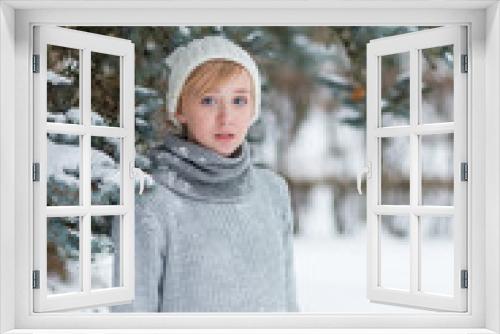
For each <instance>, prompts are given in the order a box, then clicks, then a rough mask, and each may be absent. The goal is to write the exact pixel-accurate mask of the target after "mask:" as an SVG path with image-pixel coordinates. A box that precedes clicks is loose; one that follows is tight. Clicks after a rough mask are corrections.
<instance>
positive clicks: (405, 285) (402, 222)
mask: <svg viewBox="0 0 500 334" xmlns="http://www.w3.org/2000/svg"><path fill="white" fill-rule="evenodd" d="M379 231H380V232H379V238H380V243H379V247H380V285H381V286H382V287H384V288H394V289H403V290H409V289H410V236H409V234H410V225H409V218H408V216H380V229H379Z"/></svg>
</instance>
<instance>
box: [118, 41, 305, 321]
mask: <svg viewBox="0 0 500 334" xmlns="http://www.w3.org/2000/svg"><path fill="white" fill-rule="evenodd" d="M167 63H168V64H169V66H170V68H171V73H170V76H169V92H168V112H169V118H170V121H171V122H172V124H173V126H174V131H170V132H168V133H167V134H166V136H165V138H164V142H163V144H162V145H161V146H160V147H158V148H156V149H155V150H154V154H153V157H154V164H155V165H156V166H157V168H156V169H155V171H154V172H153V173H152V177H153V179H154V180H155V183H156V186H155V187H154V188H153V190H152V191H151V192H149V193H146V194H145V195H144V196H138V198H137V200H136V220H135V229H136V231H135V238H136V239H135V251H136V290H135V299H134V301H133V303H132V304H129V305H124V306H119V307H115V310H120V311H142V312H214V311H220V312H258V311H271V312H282V311H298V308H297V303H296V297H295V279H294V267H293V244H292V227H293V219H292V218H293V217H292V212H291V205H290V196H289V192H288V186H287V183H286V181H285V180H284V178H283V177H281V176H280V175H278V174H276V173H275V172H273V171H271V170H269V169H264V168H259V167H257V166H254V165H253V164H252V162H251V160H250V147H249V144H248V142H247V141H246V139H245V136H246V133H247V130H248V128H249V127H250V125H251V124H252V123H253V122H255V121H256V120H257V119H258V116H259V113H260V79H259V73H258V70H257V67H256V64H255V63H254V61H253V60H252V58H251V57H250V55H249V54H248V53H247V52H245V51H244V50H243V49H242V48H240V47H239V46H237V45H235V44H234V43H232V42H231V41H229V40H227V39H226V38H224V37H222V36H208V37H205V38H202V39H197V40H193V41H192V42H191V43H189V44H188V45H187V46H185V47H180V48H177V49H176V50H175V51H174V52H173V53H172V54H171V55H170V56H169V58H168V59H167Z"/></svg>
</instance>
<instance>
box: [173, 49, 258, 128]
mask: <svg viewBox="0 0 500 334" xmlns="http://www.w3.org/2000/svg"><path fill="white" fill-rule="evenodd" d="M243 71H245V72H247V73H248V74H249V76H250V80H252V83H251V85H250V87H251V88H250V96H251V98H252V101H253V103H254V105H255V85H254V82H253V77H252V76H251V75H250V73H249V72H248V71H247V69H246V68H245V67H243V66H242V65H241V64H239V63H237V62H235V61H232V60H227V59H210V60H207V61H206V62H204V63H202V64H200V65H199V66H198V67H196V68H195V69H194V70H193V71H192V72H191V73H190V74H189V76H188V77H187V79H186V81H185V82H184V85H183V86H182V89H181V93H180V94H179V98H178V99H179V100H178V102H177V110H175V112H174V117H175V114H177V113H180V112H181V110H182V98H183V96H184V95H185V94H186V92H189V93H190V94H192V95H194V96H201V95H203V94H204V93H206V92H207V91H209V90H212V89H214V88H216V87H217V86H218V85H220V84H224V83H226V82H227V81H229V80H230V79H231V78H233V77H234V76H236V75H239V74H241V73H242V72H243ZM253 112H255V110H254V111H253ZM170 123H171V127H172V128H173V129H174V131H176V132H179V133H181V134H184V135H185V134H186V129H185V126H184V125H183V124H181V128H178V127H176V126H174V125H173V124H172V122H170Z"/></svg>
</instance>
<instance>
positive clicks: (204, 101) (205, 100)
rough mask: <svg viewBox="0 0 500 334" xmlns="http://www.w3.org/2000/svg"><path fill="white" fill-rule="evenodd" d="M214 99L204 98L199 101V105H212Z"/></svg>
mask: <svg viewBox="0 0 500 334" xmlns="http://www.w3.org/2000/svg"><path fill="white" fill-rule="evenodd" d="M213 101H214V99H213V98H212V97H211V96H205V97H204V98H202V99H201V104H213Z"/></svg>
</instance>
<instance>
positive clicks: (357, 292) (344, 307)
mask: <svg viewBox="0 0 500 334" xmlns="http://www.w3.org/2000/svg"><path fill="white" fill-rule="evenodd" d="M294 246H295V254H294V259H295V271H296V281H297V298H298V302H299V307H300V311H301V312H319V313H323V312H341V313H344V312H349V313H368V312H377V313H380V312H384V313H385V312H405V313H422V312H425V313H430V312H431V311H425V310H418V309H414V308H407V307H400V306H391V305H384V304H379V303H371V302H370V301H369V300H368V299H367V298H366V267H367V264H366V238H365V234H364V233H362V234H360V235H358V236H355V237H353V238H341V237H337V238H331V237H324V238H320V237H315V238H311V237H304V238H301V237H298V238H296V239H295V243H294ZM387 247H390V252H388V253H389V254H392V255H393V256H394V257H397V256H399V255H400V254H401V253H402V252H404V251H407V250H408V248H407V245H404V244H403V243H400V242H390V245H387ZM449 248H450V247H448V246H447V243H446V242H436V243H435V244H434V245H433V247H432V251H433V253H434V254H435V259H437V261H434V262H433V263H432V264H429V265H433V266H435V267H436V270H437V272H442V269H439V266H441V265H443V263H440V262H439V261H440V259H442V260H444V259H446V258H448V257H447V256H449V255H448V254H447V252H448V249H449ZM433 282H434V284H433V287H434V289H435V290H437V291H443V290H445V289H446V287H447V284H448V282H449V281H447V280H446V277H436V278H435V279H434V280H433Z"/></svg>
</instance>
